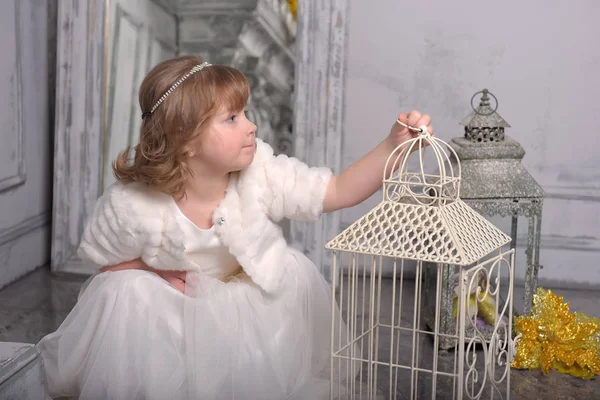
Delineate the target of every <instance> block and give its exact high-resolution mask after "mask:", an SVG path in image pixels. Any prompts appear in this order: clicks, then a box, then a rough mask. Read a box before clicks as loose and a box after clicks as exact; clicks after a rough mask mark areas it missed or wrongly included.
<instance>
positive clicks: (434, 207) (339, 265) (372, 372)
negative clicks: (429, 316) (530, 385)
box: [326, 131, 515, 399]
mask: <svg viewBox="0 0 600 400" xmlns="http://www.w3.org/2000/svg"><path fill="white" fill-rule="evenodd" d="M426 146H427V147H426ZM426 151H427V152H431V153H432V155H433V157H430V158H433V159H435V161H436V162H435V165H430V167H432V168H431V169H432V170H435V169H437V170H438V171H439V173H438V174H436V175H433V174H428V173H427V172H426V168H425V164H426V162H425V160H426V157H425V152H426ZM450 155H452V156H454V157H456V159H457V160H458V157H457V156H456V153H455V152H454V150H453V149H452V147H450V146H449V145H448V144H447V143H446V142H444V141H442V140H440V139H437V138H435V137H432V136H430V135H429V134H428V133H427V132H426V131H425V132H421V133H420V134H419V135H418V137H416V138H414V139H411V140H409V141H408V142H406V143H404V144H403V145H401V146H399V147H398V148H396V149H395V150H394V152H393V153H392V154H391V155H390V157H389V158H388V161H387V164H386V169H385V171H392V172H390V173H389V174H388V175H384V177H383V178H384V179H383V200H382V202H381V203H380V204H379V205H378V206H377V207H375V208H374V209H372V210H371V211H370V212H369V213H367V214H366V215H364V216H363V217H362V218H360V219H359V220H358V221H356V222H354V223H353V224H352V225H350V226H349V227H348V228H347V229H345V230H344V231H343V232H342V233H341V234H339V235H338V236H336V237H335V238H334V239H333V240H331V241H330V242H329V243H328V244H327V246H326V248H327V249H330V250H333V263H332V267H333V270H332V283H333V290H334V293H335V296H334V299H333V302H332V330H331V331H332V337H331V348H332V357H331V371H332V372H331V373H332V376H331V382H332V384H331V398H332V399H337V398H351V399H354V398H356V399H359V398H360V399H363V398H364V399H375V398H381V397H383V398H389V399H404V398H407V399H408V398H410V399H422V398H432V399H435V398H440V399H463V398H471V399H479V398H485V399H487V398H509V397H510V376H509V375H510V363H511V361H512V359H513V354H514V344H515V340H514V339H513V338H512V302H513V286H512V285H513V283H512V282H513V273H514V250H512V249H510V248H509V246H507V245H508V244H509V243H510V240H511V239H510V237H509V236H507V235H506V234H504V233H503V232H502V231H500V230H499V229H498V228H496V227H495V226H494V225H492V224H491V223H490V222H489V221H487V220H486V219H484V218H483V217H481V216H480V214H478V213H477V212H475V211H474V210H473V209H471V208H470V207H469V206H468V205H467V204H465V203H464V202H463V201H461V200H460V197H459V194H460V162H459V163H457V164H454V166H456V167H453V164H451V163H450V162H449V157H450ZM409 159H415V161H416V164H417V167H416V168H414V170H415V172H411V171H409ZM384 264H385V265H390V266H391V267H392V279H391V280H389V279H384V278H383V276H382V268H383V266H384ZM413 265H414V268H415V269H414V271H415V276H414V283H413V279H412V278H408V277H407V276H408V274H409V272H410V271H409V270H411V269H412V268H413V267H412V266H413ZM428 268H429V269H434V270H435V269H437V285H436V288H435V290H436V293H435V296H434V298H435V308H434V310H435V317H434V320H435V321H434V324H433V329H432V330H427V327H426V326H427V325H426V324H425V322H424V321H423V316H422V315H421V309H422V304H421V303H422V299H423V298H424V297H425V296H423V293H422V289H423V285H422V277H423V271H424V269H428ZM449 270H451V271H453V273H454V276H455V277H456V283H457V285H456V289H455V291H454V294H453V297H454V299H445V300H446V301H444V299H442V296H443V295H444V293H445V295H446V296H447V292H444V291H443V290H442V289H443V288H442V274H443V273H447V272H448V271H449ZM408 292H411V293H412V299H413V300H412V302H411V303H409V304H408V305H407V301H404V302H403V297H407V296H410V293H408ZM404 300H405V299H404ZM336 303H337V304H338V305H339V308H338V307H337V305H336ZM442 304H447V306H453V307H454V308H455V310H456V312H455V313H454V314H455V318H454V320H453V321H452V322H453V329H452V330H450V331H449V330H448V329H444V330H442V329H441V328H440V324H441V321H440V319H441V316H442V314H445V313H442V312H440V310H441V307H442ZM484 310H487V311H488V312H487V319H488V320H487V323H488V325H490V326H491V330H492V334H491V335H489V334H484V333H483V332H484V329H483V328H482V326H481V324H482V321H481V316H482V314H484V313H483V311H484ZM490 311H491V313H490ZM483 322H485V321H483ZM346 325H347V328H346ZM446 328H447V326H446ZM489 328H490V327H488V329H489ZM340 332H344V335H341V334H340ZM346 332H347V334H346ZM486 333H488V332H487V331H486ZM441 340H444V341H446V343H448V342H450V343H452V344H453V347H452V348H453V349H454V351H452V352H446V351H443V350H440V346H439V344H440V341H441ZM446 347H448V346H446ZM342 373H343V374H346V376H335V375H339V374H342ZM354 378H355V379H354ZM336 382H348V385H349V387H345V388H341V387H340V384H339V383H336Z"/></svg>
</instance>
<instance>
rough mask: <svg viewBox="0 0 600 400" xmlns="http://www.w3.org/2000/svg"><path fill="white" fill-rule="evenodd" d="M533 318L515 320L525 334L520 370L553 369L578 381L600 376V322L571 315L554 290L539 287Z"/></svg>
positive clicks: (517, 360) (517, 328)
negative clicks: (578, 379)
mask: <svg viewBox="0 0 600 400" xmlns="http://www.w3.org/2000/svg"><path fill="white" fill-rule="evenodd" d="M533 303H534V304H533V310H532V311H531V315H528V316H521V317H516V318H515V333H517V334H521V335H522V336H521V339H520V340H519V346H518V347H517V354H516V355H515V359H514V361H513V363H512V366H513V367H514V368H517V369H530V370H531V369H537V368H540V367H541V369H542V373H544V374H547V373H549V372H550V370H551V369H552V368H555V369H556V370H557V371H559V372H561V373H567V374H570V375H573V376H575V377H578V378H583V379H593V378H594V376H595V375H600V319H599V318H594V317H588V316H587V315H585V314H581V313H571V312H570V310H569V303H565V302H563V298H562V297H561V296H557V295H555V294H554V293H552V291H550V290H544V289H542V288H538V290H537V293H536V294H535V295H534V296H533Z"/></svg>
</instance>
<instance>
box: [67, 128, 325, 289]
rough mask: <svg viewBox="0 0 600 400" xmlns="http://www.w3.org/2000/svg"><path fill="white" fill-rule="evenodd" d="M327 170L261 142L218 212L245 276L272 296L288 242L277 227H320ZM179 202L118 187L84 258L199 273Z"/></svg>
mask: <svg viewBox="0 0 600 400" xmlns="http://www.w3.org/2000/svg"><path fill="white" fill-rule="evenodd" d="M331 175H332V174H331V171H330V170H329V169H327V168H310V167H308V166H307V165H306V164H304V163H302V162H300V161H299V160H297V159H295V158H289V157H287V156H285V155H280V156H277V157H275V156H274V155H273V150H272V149H271V147H270V146H269V145H268V144H266V143H264V142H263V141H261V140H260V139H257V151H256V155H255V157H254V161H253V162H252V164H251V165H250V166H249V167H248V168H246V169H245V170H243V171H241V172H239V173H235V174H232V175H231V179H230V182H229V185H228V187H227V192H226V194H225V198H224V199H223V201H222V202H221V204H220V205H219V207H218V208H217V209H216V210H215V211H214V213H213V222H214V224H215V232H216V234H217V235H218V236H219V237H220V239H221V241H222V242H223V244H224V245H225V246H227V247H228V248H229V251H230V253H231V254H233V255H234V256H235V257H236V258H237V260H238V262H239V263H240V265H241V266H242V267H243V268H244V271H245V272H246V273H247V274H248V275H249V276H250V277H251V278H252V280H253V281H254V282H255V283H256V284H257V285H258V286H260V287H261V288H262V289H263V290H265V291H266V292H274V291H276V290H277V289H278V288H279V285H280V282H281V279H282V277H283V274H284V273H285V271H284V262H285V256H286V251H287V243H286V241H285V239H284V237H283V233H282V231H281V228H280V227H279V226H278V225H277V222H278V221H280V220H281V219H282V218H291V219H297V220H315V219H317V218H318V217H319V216H320V214H321V212H322V210H323V201H324V199H325V194H326V191H327V184H328V183H329V179H330V178H331ZM174 206H175V207H176V205H175V202H174V201H173V199H172V198H171V197H170V196H169V195H166V194H164V193H160V192H158V191H156V190H153V189H151V188H149V187H147V186H145V185H141V184H137V183H132V184H126V185H124V184H121V183H115V184H113V185H112V186H111V187H109V188H108V189H107V190H106V191H105V192H104V194H103V195H102V197H100V198H99V199H98V202H97V203H96V206H95V208H94V211H93V213H92V216H91V218H90V219H89V220H88V221H87V223H86V227H85V230H84V234H83V237H82V240H81V244H80V246H79V250H78V254H79V256H80V257H81V258H82V259H84V260H87V261H91V262H93V263H95V264H97V265H99V266H105V265H114V264H118V263H121V262H124V261H129V260H133V259H135V258H138V257H141V258H142V260H143V261H144V262H145V263H146V264H148V265H149V266H151V267H152V268H155V269H162V270H185V271H192V270H196V268H197V267H196V266H195V265H194V264H193V263H191V262H190V261H189V260H188V258H187V257H186V246H185V238H184V237H183V234H182V229H180V228H179V226H178V222H177V220H176V219H175V218H172V215H173V214H172V210H173V209H172V207H174Z"/></svg>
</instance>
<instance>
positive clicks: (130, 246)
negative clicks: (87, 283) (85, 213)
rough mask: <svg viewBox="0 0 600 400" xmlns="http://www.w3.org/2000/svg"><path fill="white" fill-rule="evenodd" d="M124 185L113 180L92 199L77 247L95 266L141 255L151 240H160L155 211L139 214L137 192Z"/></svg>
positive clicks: (81, 254)
mask: <svg viewBox="0 0 600 400" xmlns="http://www.w3.org/2000/svg"><path fill="white" fill-rule="evenodd" d="M128 186H129V185H122V184H119V183H116V184H114V185H112V186H111V187H110V188H108V189H107V190H106V191H105V192H104V194H103V195H102V196H101V197H100V198H99V199H98V201H97V202H96V206H95V207H94V211H93V213H92V216H91V217H90V219H89V220H88V221H87V223H86V226H85V229H84V232H83V237H82V238H81V243H80V245H79V249H78V251H77V253H78V255H79V256H80V257H81V258H82V259H83V260H85V261H91V262H93V263H94V264H97V265H99V266H106V265H114V264H119V263H122V262H124V261H130V260H133V259H135V258H139V257H142V258H144V257H143V256H144V255H145V254H144V253H145V252H147V251H148V249H149V248H152V247H154V246H151V245H152V243H153V242H157V241H158V244H159V243H160V240H161V239H160V231H161V225H162V224H160V222H159V221H157V216H156V215H155V216H148V217H147V218H145V217H142V216H140V214H139V212H140V210H141V209H143V207H142V206H143V205H141V204H139V203H140V202H139V201H136V197H138V196H139V194H138V193H136V192H135V191H134V190H133V189H132V188H131V187H128ZM153 226H155V227H156V228H157V229H153ZM155 231H157V232H155ZM157 233H158V234H157ZM149 246H150V247H149Z"/></svg>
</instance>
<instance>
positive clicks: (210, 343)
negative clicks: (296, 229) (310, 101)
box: [38, 212, 331, 400]
mask: <svg viewBox="0 0 600 400" xmlns="http://www.w3.org/2000/svg"><path fill="white" fill-rule="evenodd" d="M173 217H174V218H178V219H180V220H181V221H180V222H181V226H182V227H183V229H184V233H185V237H186V249H187V253H188V256H189V257H190V259H191V260H192V261H193V262H194V263H196V264H197V265H198V267H199V269H200V270H201V271H202V272H201V273H189V274H188V277H187V284H186V291H185V294H182V293H180V292H178V291H177V290H176V289H175V288H173V287H172V286H170V285H169V284H168V283H167V282H166V281H164V280H163V279H161V278H160V277H158V276H157V275H155V274H153V273H150V272H145V271H138V270H127V271H120V272H105V273H101V274H98V275H96V276H93V277H92V278H90V279H89V280H88V281H87V282H86V283H85V285H84V287H83V288H82V292H81V294H80V298H79V301H78V302H77V305H76V306H75V307H74V309H73V310H72V312H71V313H70V314H69V316H68V317H67V318H66V320H65V321H64V323H63V324H62V325H61V326H60V328H59V329H58V330H57V331H56V332H54V333H52V334H50V335H48V336H46V337H45V338H43V339H42V341H41V342H40V343H39V344H38V347H39V349H40V351H41V354H42V357H43V360H44V363H45V369H46V374H47V383H48V390H49V393H50V395H51V396H79V398H80V399H83V400H86V399H115V400H121V399H122V400H135V399H144V400H150V399H156V400H165V399H168V400H175V399H209V400H210V399H249V400H250V399H252V400H258V399H261V400H266V399H273V400H283V399H296V400H318V399H326V398H329V372H330V371H329V369H328V368H329V356H330V351H329V349H330V347H329V342H330V327H331V321H330V307H331V306H330V305H331V291H330V288H329V284H328V283H327V282H326V281H325V280H324V279H323V278H322V276H321V275H320V273H319V271H318V270H317V269H316V267H315V265H314V264H313V263H312V262H311V261H310V260H309V259H308V258H306V257H305V256H304V255H303V254H301V253H300V252H298V251H295V250H293V249H292V248H289V252H288V255H287V260H286V265H285V268H286V275H285V276H286V278H285V282H284V288H283V290H281V291H279V292H278V294H276V295H273V294H271V295H269V294H265V292H264V291H261V290H260V288H259V287H258V286H256V285H255V284H254V283H253V282H252V281H251V280H250V278H249V277H248V276H247V275H246V274H245V273H244V272H243V271H241V270H240V267H239V264H238V262H237V261H236V259H235V258H234V257H233V256H232V255H230V254H229V252H228V250H227V248H226V247H224V246H223V245H222V244H221V242H220V240H219V238H218V237H217V236H216V235H215V233H214V231H213V228H211V229H209V230H202V229H199V228H198V227H196V226H195V225H194V224H193V223H192V222H191V221H190V220H188V219H187V218H186V217H185V216H184V215H183V214H182V213H181V212H178V213H177V212H174V214H173Z"/></svg>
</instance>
